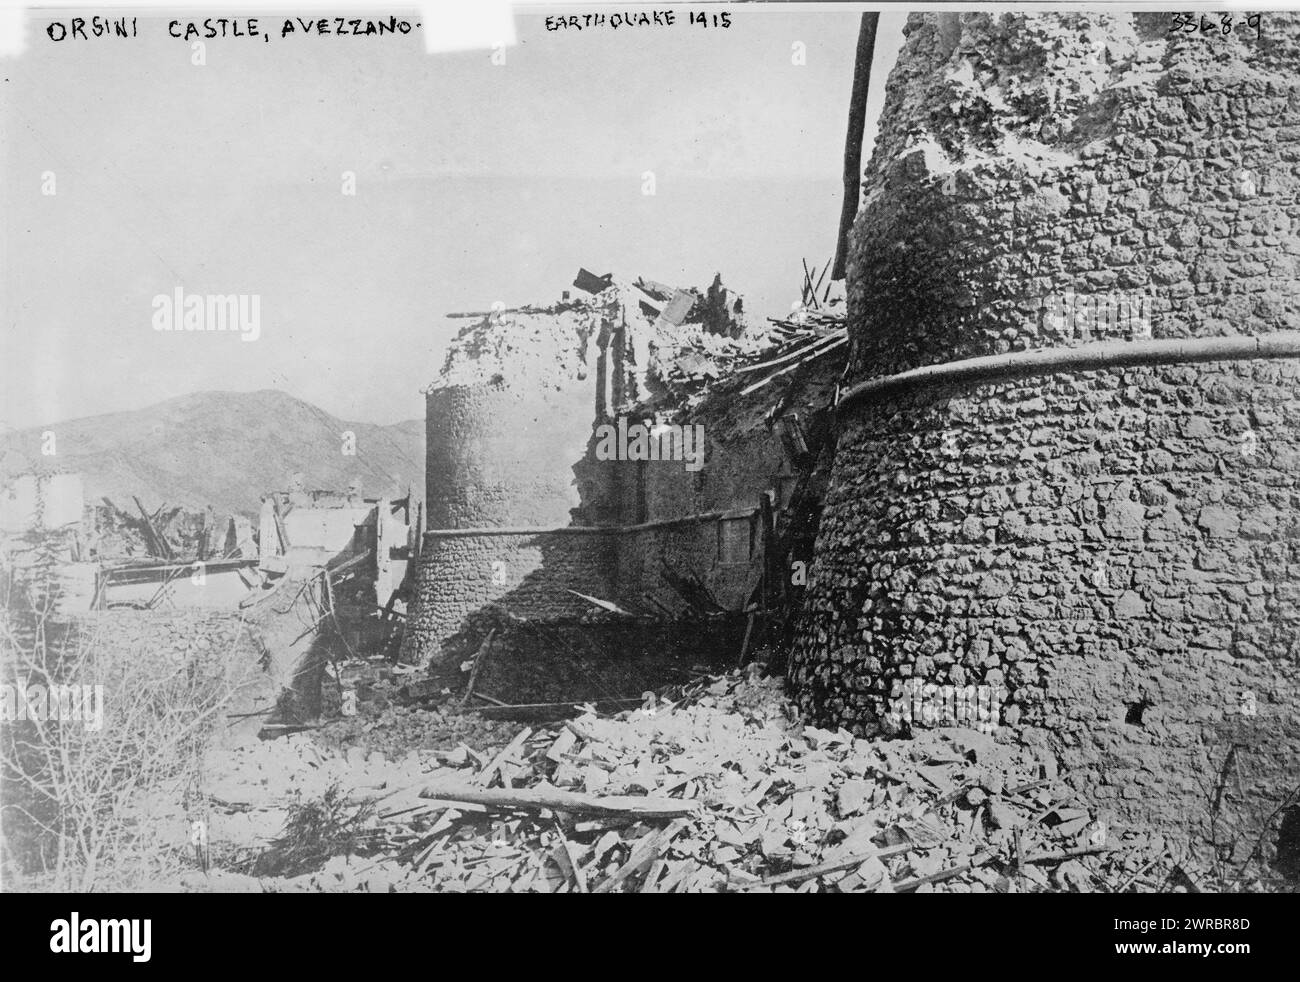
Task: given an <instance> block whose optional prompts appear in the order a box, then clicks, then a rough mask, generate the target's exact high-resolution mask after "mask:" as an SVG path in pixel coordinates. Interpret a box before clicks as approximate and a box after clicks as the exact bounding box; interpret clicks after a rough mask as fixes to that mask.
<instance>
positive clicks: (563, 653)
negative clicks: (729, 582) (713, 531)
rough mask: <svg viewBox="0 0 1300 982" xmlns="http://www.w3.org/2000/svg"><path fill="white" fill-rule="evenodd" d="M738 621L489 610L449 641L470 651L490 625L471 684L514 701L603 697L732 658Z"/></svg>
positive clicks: (674, 679)
mask: <svg viewBox="0 0 1300 982" xmlns="http://www.w3.org/2000/svg"><path fill="white" fill-rule="evenodd" d="M743 628H744V624H743V620H740V619H737V618H734V617H732V618H727V619H722V620H717V621H712V622H708V623H701V622H689V623H688V622H684V621H676V622H674V621H659V622H647V621H644V620H636V621H632V620H627V619H624V618H610V617H608V616H605V615H601V614H600V613H599V612H596V613H593V612H591V610H590V609H589V610H588V611H587V612H584V614H583V615H582V616H580V617H553V618H533V619H530V620H529V621H527V622H524V621H520V620H510V619H507V618H502V617H499V616H496V615H495V614H493V613H492V612H486V613H479V614H475V615H473V616H471V617H470V618H469V619H468V621H467V622H466V624H465V626H464V628H463V629H462V630H461V631H460V632H458V633H457V634H456V635H455V636H454V637H452V638H450V639H448V641H447V643H446V648H447V651H448V653H449V654H450V655H451V656H452V657H453V658H456V659H458V660H459V659H470V658H473V657H475V656H476V655H477V653H478V651H479V645H480V644H481V643H482V640H483V638H484V637H485V636H486V634H487V631H488V630H489V629H493V630H495V631H496V633H495V634H494V635H493V639H492V648H491V651H490V653H489V655H488V660H487V662H486V663H485V664H484V667H483V668H482V670H481V672H480V673H479V676H478V678H477V680H476V681H475V691H476V692H480V693H484V694H486V695H489V696H491V697H492V698H494V699H497V700H500V701H502V702H508V703H512V704H519V703H546V702H561V703H563V702H573V703H581V702H584V701H587V700H591V701H593V702H601V701H603V700H609V699H624V698H628V697H631V698H634V699H635V698H637V697H639V696H640V694H641V693H642V692H644V691H645V690H647V689H657V688H660V687H662V686H666V685H680V684H682V683H683V682H686V681H688V680H689V679H690V677H691V676H690V672H691V671H692V670H699V669H705V670H721V669H722V668H724V667H729V666H731V665H734V664H735V652H736V651H737V650H738V649H739V646H740V639H741V632H742V631H743ZM611 708H614V707H611ZM621 708H624V709H626V708H631V707H630V706H627V705H624V706H622V707H621ZM554 712H555V710H554V708H551V709H550V710H549V713H550V714H554ZM544 714H545V713H544Z"/></svg>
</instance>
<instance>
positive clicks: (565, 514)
mask: <svg viewBox="0 0 1300 982" xmlns="http://www.w3.org/2000/svg"><path fill="white" fill-rule="evenodd" d="M617 311H618V305H617V303H612V304H610V305H601V304H597V303H594V302H593V303H583V304H570V305H567V306H564V307H562V308H557V309H555V310H551V311H539V312H505V313H502V314H500V315H493V316H491V317H488V318H485V319H484V320H483V321H482V322H480V323H478V324H475V325H472V326H471V327H470V328H468V329H467V330H465V331H463V332H462V333H461V335H460V336H459V337H458V338H457V339H456V341H455V342H453V344H452V346H451V348H450V350H449V353H448V355H447V361H446V364H445V366H444V368H443V370H442V373H441V375H440V376H439V378H438V380H437V381H436V382H435V383H434V384H433V385H432V386H431V387H430V388H429V389H428V390H427V392H426V402H427V405H426V410H427V415H426V426H427V433H426V467H425V484H426V489H425V501H426V522H425V525H426V529H427V531H426V532H425V534H424V538H423V543H422V551H421V556H420V560H419V567H418V571H417V585H416V595H415V597H414V602H413V604H412V610H411V614H410V617H409V620H408V625H407V630H406V634H405V636H404V640H403V653H404V656H406V657H408V658H411V659H413V660H419V661H426V662H427V661H435V660H437V659H438V657H439V655H440V654H441V645H442V643H443V642H444V641H445V640H446V639H447V638H448V637H450V636H451V635H452V634H454V633H455V632H456V631H457V630H459V629H460V627H461V626H462V625H463V624H464V621H465V618H466V617H467V616H468V615H469V614H471V613H474V612H476V611H482V610H484V609H486V608H489V607H491V606H492V605H498V606H502V607H505V608H506V609H511V608H513V609H515V610H519V611H522V612H525V613H529V614H545V615H556V614H563V613H566V612H568V611H569V609H570V608H571V610H572V611H573V612H580V611H583V610H585V609H586V608H585V607H584V604H583V602H582V601H581V600H580V599H578V598H576V597H574V596H573V595H572V594H570V593H568V592H567V590H566V589H565V588H566V587H570V588H576V589H579V590H584V591H586V592H594V593H599V592H600V591H601V590H603V589H604V585H605V580H604V576H605V568H604V567H605V565H606V564H605V560H604V558H603V549H604V547H605V543H604V542H603V537H600V536H591V535H586V536H583V535H572V534H566V533H564V532H553V531H549V530H554V529H561V528H565V527H568V526H570V525H572V524H574V522H575V519H576V518H578V517H580V516H578V515H576V514H575V512H576V510H577V509H579V506H580V504H581V501H580V485H579V483H578V481H577V480H576V479H575V470H574V467H575V464H578V463H579V462H580V461H581V460H582V459H583V457H584V455H585V454H586V451H587V444H588V441H589V440H590V438H591V432H592V424H593V420H594V419H595V418H596V417H597V414H598V413H599V412H600V411H601V407H600V406H599V405H598V400H599V398H600V396H601V394H602V393H601V391H600V388H601V387H600V385H599V384H598V383H599V381H600V379H601V376H603V375H604V373H605V361H606V359H605V357H604V356H605V352H606V349H607V347H608V346H609V335H610V333H611V327H612V324H611V321H610V318H612V317H614V316H615V315H616V313H617Z"/></svg>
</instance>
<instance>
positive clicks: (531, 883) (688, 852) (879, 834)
mask: <svg viewBox="0 0 1300 982" xmlns="http://www.w3.org/2000/svg"><path fill="white" fill-rule="evenodd" d="M678 691H679V693H680V694H679V696H678V698H677V701H676V702H665V701H660V700H657V699H656V697H655V696H654V695H653V694H650V693H647V694H646V697H645V701H644V703H643V705H642V706H641V707H640V708H638V709H634V710H630V711H627V712H624V713H620V714H618V715H617V716H613V717H601V716H598V715H596V714H595V713H593V712H584V713H582V714H581V715H579V716H577V717H576V718H574V719H571V720H568V721H566V722H564V723H562V724H559V725H556V726H551V727H546V728H539V729H537V730H536V731H534V730H533V729H530V728H527V727H525V728H523V729H520V730H518V731H517V732H516V733H515V734H514V736H513V738H512V739H510V741H509V742H508V743H507V744H506V745H505V746H504V747H501V748H500V749H497V750H494V751H480V750H476V749H474V748H471V747H470V746H469V745H468V744H466V743H460V744H458V745H456V746H454V747H449V748H444V749H438V750H433V749H430V750H420V751H411V752H410V753H408V754H407V756H406V757H404V758H403V759H401V760H397V761H393V760H388V759H387V758H385V756H384V755H382V754H378V753H374V752H372V753H371V754H370V755H369V756H368V757H367V755H366V754H365V752H364V751H363V750H361V749H360V748H353V749H352V750H351V751H349V752H348V753H346V754H345V753H343V752H342V751H334V750H331V749H329V748H321V747H319V746H313V745H311V743H310V741H309V740H308V739H307V738H306V737H304V736H298V737H295V738H293V740H292V741H289V742H280V743H278V744H274V745H268V746H266V747H263V748H257V750H256V752H257V753H259V754H261V755H263V756H267V759H266V760H259V761H258V766H257V767H249V766H247V765H248V761H244V762H239V763H237V764H235V765H234V766H231V767H230V768H229V769H228V770H227V771H226V772H225V775H224V777H223V779H222V781H221V782H220V784H219V787H220V788H221V799H222V801H224V802H226V803H227V805H229V803H232V802H238V803H239V808H240V810H241V812H242V813H243V816H244V817H243V818H241V821H242V822H243V823H244V825H245V826H246V827H247V826H248V825H249V822H250V819H249V818H248V817H247V813H248V812H249V811H250V810H251V809H254V805H253V804H252V801H251V799H252V798H255V797H257V796H258V795H261V796H262V798H263V807H266V806H269V805H270V804H271V801H270V799H269V798H268V797H267V796H268V795H269V794H272V793H274V794H275V795H277V796H278V795H280V794H281V791H280V789H286V790H288V791H290V792H296V793H297V794H298V795H302V794H304V793H309V790H310V791H311V792H314V793H320V792H321V791H322V790H323V789H325V788H327V787H328V786H330V785H331V784H335V783H338V782H350V785H351V788H352V793H353V797H354V799H355V800H358V801H365V802H368V803H369V804H370V805H372V806H373V811H372V813H371V814H369V816H368V818H367V820H366V822H367V835H366V836H365V837H364V838H365V842H366V843H367V845H366V846H365V847H364V848H361V849H359V850H358V851H357V854H355V855H352V856H344V855H336V856H333V857H332V858H330V859H329V860H328V861H327V862H325V863H324V865H323V866H322V867H321V868H320V869H318V870H316V871H314V872H310V873H307V874H303V875H299V876H297V877H292V878H261V879H257V878H254V877H251V876H247V875H238V874H231V873H222V874H218V873H209V874H206V875H205V874H192V875H190V876H188V877H187V878H186V880H185V886H187V887H189V888H192V889H222V890H230V889H250V890H331V891H348V890H370V891H374V890H380V891H385V890H398V891H418V890H432V891H492V892H501V891H526V892H548V893H549V892H593V893H599V892H633V891H639V892H692V891H712V892H721V891H725V892H736V891H790V890H797V891H801V892H813V891H830V892H898V893H903V892H912V891H916V892H932V891H952V892H975V891H998V892H1034V891H1044V890H1062V891H1085V890H1086V891H1093V890H1101V891H1115V892H1123V891H1128V890H1134V889H1136V890H1170V889H1195V888H1196V883H1197V876H1198V875H1199V874H1196V873H1194V872H1191V869H1192V868H1191V867H1190V866H1187V865H1180V857H1179V856H1178V855H1177V854H1176V853H1175V851H1174V849H1173V847H1172V845H1171V844H1170V843H1167V842H1166V841H1165V840H1164V839H1163V838H1161V837H1159V836H1151V835H1146V834H1143V833H1140V832H1138V831H1135V830H1122V829H1119V828H1115V827H1107V824H1106V822H1105V821H1104V820H1099V817H1098V816H1096V815H1094V814H1092V813H1091V812H1089V811H1088V810H1087V808H1086V807H1084V806H1083V805H1082V804H1081V803H1080V802H1079V801H1077V800H1076V799H1075V798H1074V797H1073V795H1072V794H1071V792H1070V791H1069V789H1068V787H1067V785H1066V782H1065V777H1066V775H1063V774H1058V773H1057V772H1056V768H1055V765H1054V763H1053V762H1052V761H1051V760H1046V759H1039V758H1038V757H1036V756H1035V755H1034V753H1033V752H1032V751H1030V750H1028V749H1026V748H1023V747H1019V746H1015V745H1011V744H1006V743H999V742H998V741H997V740H996V739H995V737H994V736H992V735H988V734H984V733H980V732H977V731H975V730H971V729H960V728H954V729H938V730H925V731H920V732H919V733H918V734H917V735H916V736H915V737H914V738H913V739H911V740H908V741H890V742H871V741H866V740H862V739H860V738H855V737H853V736H852V735H850V734H849V733H848V732H847V731H844V730H840V731H838V732H832V731H829V730H823V729H818V728H816V727H812V726H805V725H802V724H801V723H799V722H798V720H797V719H796V718H795V717H794V715H793V713H792V710H791V707H790V704H789V703H788V702H787V701H786V700H785V698H784V696H783V695H782V694H781V683H780V682H779V681H778V680H771V679H768V680H761V679H758V678H757V677H756V676H755V675H754V674H753V673H751V674H749V675H748V676H746V677H741V676H740V675H738V674H733V675H728V676H704V677H702V678H701V679H700V680H699V681H698V682H697V683H696V684H694V685H693V686H689V687H687V688H686V689H685V690H678ZM277 755H278V757H279V758H282V759H280V761H279V763H273V761H274V760H276V758H277ZM286 766H287V769H288V770H289V771H294V772H296V774H295V773H286V771H285V768H286ZM272 772H274V774H273V775H272ZM268 775H271V776H268ZM232 782H234V783H235V784H238V783H239V782H243V783H244V785H245V790H244V791H242V792H241V791H240V790H239V788H238V787H235V786H232ZM272 788H274V789H275V791H274V792H271V791H270V789H272ZM250 792H251V793H250ZM283 804H284V802H283V801H281V802H279V805H280V806H281V807H282V806H283ZM281 814H282V813H281ZM213 828H214V830H215V829H217V828H218V823H214V826H213ZM260 828H261V834H262V835H263V837H264V838H266V839H267V840H268V841H269V840H270V839H271V838H272V837H273V833H272V832H271V830H270V829H269V828H268V827H267V825H266V823H265V822H264V823H263V824H262V825H261V827H260ZM214 835H216V833H215V832H214Z"/></svg>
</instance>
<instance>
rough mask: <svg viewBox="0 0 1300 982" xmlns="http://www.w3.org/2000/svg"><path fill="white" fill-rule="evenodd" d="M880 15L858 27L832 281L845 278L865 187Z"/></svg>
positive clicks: (864, 17) (871, 15) (868, 17)
mask: <svg viewBox="0 0 1300 982" xmlns="http://www.w3.org/2000/svg"><path fill="white" fill-rule="evenodd" d="M879 21H880V14H878V13H866V14H863V15H862V25H861V27H859V28H858V55H857V60H856V61H855V62H854V63H853V95H852V96H851V97H850V98H849V132H848V136H846V137H845V139H844V205H843V207H841V208H840V233H839V237H838V238H837V239H836V240H835V265H834V267H833V268H832V270H831V279H832V280H842V279H844V267H845V265H846V263H847V260H848V249H849V229H851V228H852V227H853V219H854V218H855V217H856V216H857V214H858V193H859V189H860V188H861V186H862V132H863V130H864V129H865V128H866V123H867V83H869V82H870V81H871V58H872V56H873V55H874V54H875V50H876V24H877V23H878V22H879Z"/></svg>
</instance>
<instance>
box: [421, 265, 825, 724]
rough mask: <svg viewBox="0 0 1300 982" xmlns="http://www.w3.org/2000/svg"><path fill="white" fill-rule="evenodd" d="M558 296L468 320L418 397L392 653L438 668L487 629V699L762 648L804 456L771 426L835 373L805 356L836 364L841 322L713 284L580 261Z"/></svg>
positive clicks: (609, 691) (814, 408) (618, 689)
mask: <svg viewBox="0 0 1300 982" xmlns="http://www.w3.org/2000/svg"><path fill="white" fill-rule="evenodd" d="M574 285H575V286H576V287H578V288H579V289H580V290H583V291H584V293H585V294H586V296H583V297H581V298H578V299H573V300H569V299H567V298H566V299H565V300H564V301H562V302H561V303H559V304H557V305H554V306H551V307H546V308H524V309H520V310H515V311H501V312H493V313H485V314H483V315H480V316H479V317H478V318H477V319H476V320H475V322H474V323H472V324H471V325H469V326H468V327H466V328H465V329H464V330H463V331H462V332H461V334H460V335H459V337H457V338H456V340H455V341H454V342H453V344H452V346H451V349H450V351H449V353H448V355H447V359H446V364H445V365H444V368H443V371H442V373H441V375H440V377H439V378H438V380H437V381H436V382H435V383H434V384H433V385H432V386H431V387H430V388H429V389H428V390H427V400H428V437H427V448H428V459H427V466H426V481H427V488H426V495H425V498H426V502H427V509H428V512H427V515H428V530H427V531H426V532H425V533H424V544H423V551H422V555H421V558H420V568H419V576H418V585H417V590H416V596H415V598H414V605H413V609H412V612H411V617H410V621H409V624H408V628H407V632H406V637H405V641H404V649H403V650H404V653H405V656H406V657H407V658H408V659H410V660H413V661H424V662H427V663H431V664H432V665H433V666H434V668H435V671H436V670H438V669H439V668H445V669H447V670H448V671H451V672H453V673H454V672H455V671H456V670H457V667H458V666H459V664H460V663H461V662H462V661H464V660H466V659H468V658H470V657H471V656H473V655H474V654H475V652H477V651H479V650H480V649H481V648H483V645H484V642H485V641H486V640H487V639H488V638H489V636H490V637H491V639H492V647H491V650H490V665H491V668H490V669H489V674H488V675H487V676H484V678H483V681H482V684H483V686H484V689H483V691H485V692H491V693H492V694H493V695H494V696H495V697H496V698H498V699H499V698H501V697H503V696H504V697H506V698H510V697H512V696H515V697H522V698H531V699H538V698H552V699H556V700H562V699H568V700H572V699H574V698H579V697H582V698H593V699H595V698H606V699H608V698H610V697H612V696H613V697H627V695H628V693H629V692H630V693H632V695H634V696H635V694H636V693H637V692H639V691H640V690H641V689H642V688H645V687H648V686H651V685H652V684H656V683H657V684H663V683H664V681H665V676H664V675H663V672H664V670H665V668H666V667H667V668H671V665H669V666H665V664H664V662H665V660H667V661H669V662H672V661H673V659H677V660H678V661H679V662H680V663H679V664H678V665H677V668H678V670H681V669H682V668H683V667H689V665H690V664H691V663H692V662H693V661H699V660H703V661H717V660H719V659H722V660H724V661H725V662H733V663H734V660H735V659H736V658H737V657H738V651H739V649H741V648H742V647H743V646H745V645H746V638H747V637H748V639H749V644H752V645H753V646H754V648H757V647H758V644H759V635H760V634H763V633H765V631H766V629H767V628H768V627H769V626H770V624H771V623H772V622H773V621H774V620H775V615H776V612H777V610H778V608H779V603H778V602H777V601H776V600H775V594H776V593H777V592H779V591H780V590H781V589H782V584H783V583H784V581H785V578H784V577H783V576H780V575H777V576H772V575H770V563H771V557H772V555H773V554H774V553H773V550H772V548H771V542H772V538H773V535H774V534H775V528H776V516H778V515H780V514H782V513H784V511H785V509H786V506H787V505H788V504H789V503H790V500H791V498H792V495H793V491H794V485H795V483H796V481H797V479H798V473H799V468H800V467H801V466H803V465H804V464H805V463H806V461H805V460H804V457H807V456H809V455H807V453H806V448H805V451H804V457H799V460H798V462H797V463H796V462H795V461H794V460H793V459H792V457H791V452H792V451H791V446H792V442H791V440H789V439H783V437H782V434H783V433H786V432H787V431H790V432H794V433H798V434H800V439H803V435H802V434H803V430H804V429H805V428H807V427H810V426H812V424H813V421H812V416H813V415H815V413H816V412H818V411H820V409H821V407H822V404H824V403H825V401H826V399H827V395H828V393H829V389H830V384H829V383H828V381H827V379H828V378H829V377H833V371H834V370H836V369H837V368H838V367H840V366H842V360H841V362H840V366H837V365H836V363H835V361H834V359H833V358H826V359H822V358H820V357H819V356H820V355H821V354H828V353H832V352H833V351H839V352H840V353H841V355H842V352H843V347H842V346H841V345H839V344H837V341H842V340H843V324H842V317H841V318H840V319H837V318H836V317H834V316H830V315H826V314H824V313H823V315H822V317H821V319H820V320H816V319H813V318H811V317H810V318H808V319H807V323H806V324H800V325H796V324H793V323H789V324H786V325H772V326H755V325H753V324H749V323H748V322H747V321H746V318H745V314H744V310H743V302H742V301H741V300H740V299H739V298H737V297H734V296H733V295H731V294H730V293H729V291H727V290H726V289H725V287H723V286H722V285H721V281H720V279H715V281H714V283H713V284H712V285H711V286H710V287H709V288H708V289H707V290H703V291H699V292H694V291H685V290H677V289H674V288H670V287H666V286H663V285H662V284H658V283H655V282H653V281H647V280H644V279H639V280H637V281H635V282H621V281H620V282H615V281H614V280H613V278H612V277H611V276H604V277H598V276H595V275H594V274H591V273H588V272H587V271H585V270H583V271H581V272H580V273H579V275H578V278H577V280H576V281H575V284H574ZM774 357H775V359H776V361H775V362H774V366H773V367H772V368H770V369H767V371H764V369H765V368H767V366H766V364H765V361H766V360H770V359H772V358H774ZM804 359H810V360H809V361H808V362H807V364H806V365H805V363H804ZM826 366H830V367H831V369H832V372H831V374H830V375H826V374H816V373H817V372H818V371H819V370H821V369H823V368H825V367H826ZM795 369H800V371H798V372H796V371H794V370H795ZM772 376H776V377H778V381H779V385H773V386H772V387H770V388H765V387H763V386H762V385H759V384H756V383H764V382H766V381H768V380H769V378H770V377H772ZM760 390H761V391H760ZM774 392H781V393H784V399H785V401H786V403H787V405H786V411H785V412H783V413H782V414H781V416H782V417H784V418H785V423H784V425H783V426H777V425H776V424H777V422H778V419H777V417H776V416H775V415H774V414H773V412H772V410H773V407H774V405H776V404H777V403H778V402H780V401H781V400H780V399H776V398H774V397H773V393H774ZM800 411H802V412H804V418H803V420H802V421H801V419H800V416H799V413H800ZM793 452H794V453H795V456H798V454H799V451H793ZM808 551H811V550H810V547H809V550H808ZM765 613H770V614H771V615H772V616H771V617H765V616H764V615H765ZM755 618H758V619H761V622H760V625H759V628H758V633H755V630H754V627H753V624H752V620H753V619H755ZM611 651H618V652H620V655H619V656H618V657H610V654H609V653H610V652H611ZM544 652H554V654H555V655H556V657H555V658H553V659H548V658H547V657H546V656H545V654H543V653H544ZM485 654H489V652H487V651H485ZM488 660H489V659H487V658H485V659H484V661H488ZM525 693H527V694H528V695H526V696H525V695H524V694H525Z"/></svg>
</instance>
